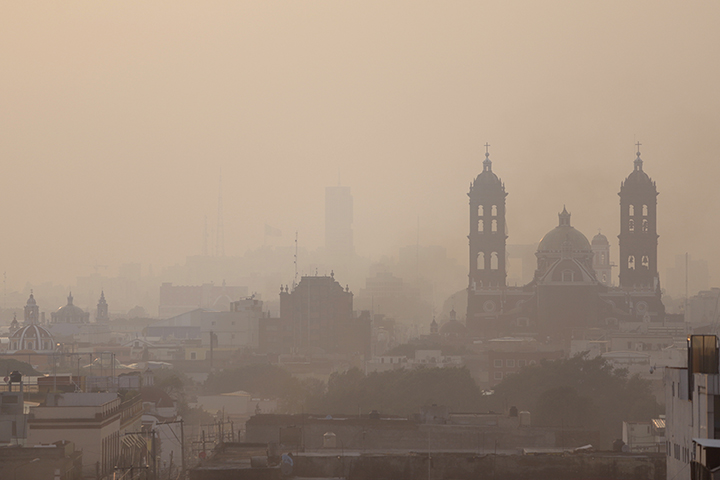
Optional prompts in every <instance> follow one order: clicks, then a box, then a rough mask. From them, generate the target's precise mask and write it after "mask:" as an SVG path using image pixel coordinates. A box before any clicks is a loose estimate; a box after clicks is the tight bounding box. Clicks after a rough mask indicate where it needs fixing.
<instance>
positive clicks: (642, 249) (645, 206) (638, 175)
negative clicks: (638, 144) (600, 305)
mask: <svg viewBox="0 0 720 480" xmlns="http://www.w3.org/2000/svg"><path fill="white" fill-rule="evenodd" d="M618 195H620V235H618V238H619V239H620V287H622V288H638V287H639V288H645V289H656V288H657V287H658V285H659V282H660V280H659V277H658V269H657V247H658V234H657V195H658V192H657V189H656V188H655V182H653V181H652V180H651V179H650V177H649V176H648V174H647V173H645V172H644V171H643V161H642V159H640V149H639V148H638V152H637V158H636V159H635V169H634V170H633V171H632V173H631V174H630V175H628V177H627V178H626V179H625V181H624V182H623V183H622V185H621V186H620V193H619V194H618Z"/></svg>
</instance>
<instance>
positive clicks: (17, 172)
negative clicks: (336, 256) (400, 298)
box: [0, 0, 720, 288]
mask: <svg viewBox="0 0 720 480" xmlns="http://www.w3.org/2000/svg"><path fill="white" fill-rule="evenodd" d="M718 25H720V4H718V3H717V2H692V3H686V2H657V1H647V2H620V1H617V2H613V1H611V2H589V1H583V2H578V1H562V2H552V1H542V2H538V1H528V2H508V1H498V2H479V1H451V2H447V1H435V2H423V1H412V2H409V1H408V2H388V1H377V2H373V1H339V0H334V1H307V2H305V1H292V2H290V1H288V2H274V1H255V2H239V1H228V2H212V1H202V2H145V1H142V2H139V1H138V2H133V1H103V2H71V1H63V2H56V1H53V2H3V3H2V4H1V5H0V62H1V65H2V67H1V68H2V75H0V132H1V133H0V161H2V166H3V168H2V171H1V172H2V174H1V175H0V194H1V195H2V197H3V198H2V202H0V219H2V223H1V225H2V228H0V245H1V250H0V253H1V257H0V258H1V260H2V261H1V262H0V264H1V265H0V271H7V275H8V284H9V285H13V286H15V287H16V288H19V287H21V286H22V285H23V284H24V282H25V281H31V282H34V283H40V282H42V281H47V280H52V281H56V282H66V283H70V282H73V281H74V278H75V277H76V276H77V275H86V274H89V273H91V272H92V271H93V269H92V265H93V264H95V263H96V262H97V263H99V264H105V265H111V266H117V265H118V264H120V263H123V262H131V261H134V262H141V263H143V264H144V265H147V264H149V263H152V264H153V265H154V266H155V268H156V271H157V269H159V267H161V266H163V265H169V264H174V263H178V262H182V261H183V260H184V257H185V256H186V255H189V254H199V253H200V252H201V250H202V233H203V222H204V217H205V216H206V215H207V216H208V223H209V225H210V227H211V228H214V225H215V222H216V212H217V194H218V177H219V172H220V170H221V169H222V173H223V187H224V188H223V190H224V194H223V196H224V220H225V222H224V223H225V251H226V253H227V254H231V255H239V254H243V253H244V252H245V251H246V250H247V249H248V248H254V247H257V246H258V245H260V244H262V241H263V232H264V225H265V224H266V223H267V224H269V225H272V226H274V227H276V228H279V229H281V230H282V231H283V233H284V234H285V240H283V241H285V242H286V243H290V242H291V237H292V232H294V231H295V230H296V229H297V230H299V232H300V233H299V235H300V242H301V244H303V245H304V246H306V247H308V248H311V249H312V248H316V247H318V246H321V245H322V242H323V239H324V234H323V229H324V227H323V215H324V187H325V186H327V185H334V184H337V182H338V175H340V178H341V182H342V184H344V185H349V186H351V187H352V191H353V195H354V197H355V244H356V247H357V250H358V252H359V253H360V254H363V255H370V256H373V257H375V258H377V257H379V256H380V255H382V254H392V253H394V252H396V249H397V247H398V246H400V245H406V244H411V243H414V242H415V237H416V227H417V218H418V216H419V217H420V230H421V231H420V237H421V243H423V244H442V245H445V246H447V247H448V250H449V252H450V254H451V255H452V256H454V257H456V258H458V260H459V261H460V262H462V263H463V264H466V262H467V238H466V236H467V229H468V211H467V210H468V207H467V196H466V193H467V190H468V185H469V183H470V181H471V180H472V178H473V177H474V176H475V175H477V173H478V172H479V171H480V170H481V162H482V160H483V153H484V148H483V147H482V145H483V144H484V143H485V142H489V143H490V144H491V145H492V146H491V148H490V152H491V158H492V160H493V169H494V170H495V172H496V173H498V174H499V175H500V177H501V178H502V179H503V181H504V182H505V185H506V188H507V191H508V192H509V196H508V226H509V234H510V239H509V240H508V241H509V242H510V243H531V242H536V241H538V240H539V239H540V238H541V237H542V235H543V234H544V233H545V232H546V231H547V230H550V229H551V228H553V227H554V226H555V225H556V224H557V212H558V211H560V210H562V206H563V204H565V205H567V208H568V210H569V211H571V212H572V215H573V217H572V221H573V224H574V225H575V226H576V227H578V228H579V229H580V230H581V231H583V232H584V233H585V234H586V235H587V236H588V237H591V236H592V235H594V234H595V233H596V232H597V229H598V228H602V229H603V233H605V234H606V235H607V236H608V237H609V238H610V240H611V242H612V243H613V244H614V245H616V244H617V237H616V235H617V233H618V231H619V225H618V223H619V201H618V196H617V192H618V191H619V187H620V182H621V181H622V180H623V179H624V178H625V177H626V176H627V175H628V174H629V173H630V171H631V170H632V162H633V159H634V157H635V155H634V152H635V147H634V143H635V142H636V141H638V140H639V141H640V142H642V144H643V145H642V152H643V153H642V157H643V159H644V161H645V170H646V171H647V172H648V173H649V174H650V176H651V177H652V178H653V179H654V180H655V181H656V182H657V184H658V189H659V191H660V192H661V193H660V196H659V197H658V202H659V210H658V211H659V226H658V230H659V233H660V249H659V251H660V268H661V271H662V270H663V269H664V268H665V266H667V265H668V262H671V261H672V260H673V255H675V254H680V253H684V252H685V251H689V252H690V253H691V254H692V255H693V256H694V257H695V258H706V259H708V260H710V261H711V265H712V268H713V269H714V271H715V272H718V275H720V254H719V253H718V249H717V247H716V245H717V244H718V237H719V234H720V223H719V222H718V221H717V218H718V215H717V212H718V210H719V209H720V188H718V179H720V166H719V165H718V161H717V156H718V152H720V135H718V133H719V130H720V93H719V89H720V62H719V61H718V60H719V59H720V28H718ZM211 243H212V242H211ZM614 252H615V253H616V252H617V249H615V250H614ZM615 260H616V261H617V259H615ZM719 280H720V279H719ZM712 283H714V284H716V285H717V284H720V281H715V282H712Z"/></svg>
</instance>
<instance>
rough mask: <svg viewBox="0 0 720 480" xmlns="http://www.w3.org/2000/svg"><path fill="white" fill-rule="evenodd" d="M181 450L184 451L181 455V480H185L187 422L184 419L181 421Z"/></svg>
mask: <svg viewBox="0 0 720 480" xmlns="http://www.w3.org/2000/svg"><path fill="white" fill-rule="evenodd" d="M180 450H182V455H180V465H181V467H180V468H181V473H180V478H185V421H184V420H183V419H182V418H181V419H180Z"/></svg>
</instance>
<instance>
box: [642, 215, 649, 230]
mask: <svg viewBox="0 0 720 480" xmlns="http://www.w3.org/2000/svg"><path fill="white" fill-rule="evenodd" d="M641 228H642V232H643V233H647V232H648V231H649V230H650V223H649V222H648V221H647V219H646V218H645V219H643V221H642V227H641Z"/></svg>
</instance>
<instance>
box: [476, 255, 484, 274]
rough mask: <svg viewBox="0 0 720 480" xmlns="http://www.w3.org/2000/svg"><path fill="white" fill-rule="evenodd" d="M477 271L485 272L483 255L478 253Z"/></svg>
mask: <svg viewBox="0 0 720 480" xmlns="http://www.w3.org/2000/svg"><path fill="white" fill-rule="evenodd" d="M477 269H478V270H485V253H484V252H480V253H478V256H477Z"/></svg>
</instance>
